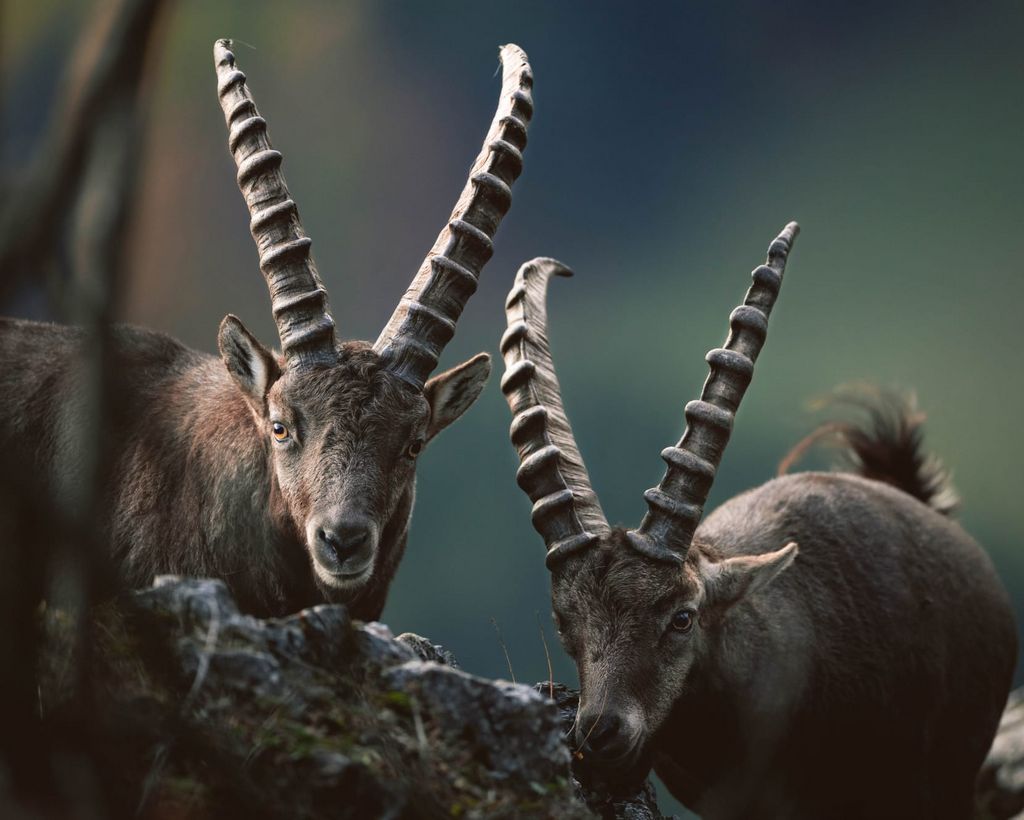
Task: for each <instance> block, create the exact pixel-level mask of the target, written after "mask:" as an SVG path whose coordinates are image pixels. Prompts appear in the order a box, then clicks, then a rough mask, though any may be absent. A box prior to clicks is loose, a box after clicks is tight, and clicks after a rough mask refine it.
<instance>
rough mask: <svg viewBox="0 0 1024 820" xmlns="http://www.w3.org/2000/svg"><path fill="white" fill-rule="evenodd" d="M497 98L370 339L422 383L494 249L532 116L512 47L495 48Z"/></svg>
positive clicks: (521, 57) (526, 79)
mask: <svg viewBox="0 0 1024 820" xmlns="http://www.w3.org/2000/svg"><path fill="white" fill-rule="evenodd" d="M501 64H502V83H501V98H500V99H499V101H498V110H497V112H496V113H495V115H494V121H493V122H492V123H491V128H490V130H489V131H488V132H487V138H486V139H485V140H484V144H483V148H482V149H481V151H480V154H479V156H478V157H477V158H476V162H474V163H473V167H472V169H471V170H470V172H469V181H468V182H467V183H466V187H465V188H464V189H463V191H462V195H461V196H460V197H459V200H458V202H457V203H456V205H455V210H454V211H452V215H451V218H450V219H449V221H448V224H447V225H446V226H445V227H444V229H443V230H442V231H441V234H440V235H439V236H438V238H437V241H436V242H435V243H434V247H433V248H431V250H430V253H428V254H427V257H426V259H424V261H423V264H422V265H421V266H420V269H419V272H418V273H417V274H416V276H415V278H414V279H413V280H412V284H411V285H410V286H409V289H408V290H407V291H406V293H405V296H403V297H402V300H401V301H400V302H399V304H398V307H397V308H396V309H395V312H394V314H393V315H392V316H391V319H390V320H389V321H388V323H387V325H386V326H385V328H384V330H383V331H381V334H380V336H379V338H378V339H377V341H376V343H375V344H374V346H373V347H374V350H376V351H377V352H378V353H379V354H380V355H381V357H382V358H383V359H384V362H385V365H386V366H387V367H388V368H389V369H390V370H391V371H393V372H394V373H396V374H397V375H398V376H400V377H401V378H402V379H404V380H405V381H406V382H408V383H409V384H411V385H412V386H414V387H416V388H422V387H423V384H424V382H425V381H426V380H427V377H428V376H429V375H430V373H431V372H432V371H433V369H434V368H435V367H436V366H437V360H438V358H439V357H440V355H441V351H442V350H443V349H444V346H445V345H446V344H447V343H448V340H449V339H451V338H452V335H453V334H454V333H455V323H456V322H457V321H458V319H459V316H460V315H461V314H462V309H463V308H464V307H465V305H466V302H467V301H468V300H469V297H470V296H472V295H473V292H474V291H475V290H476V287H477V282H478V280H479V277H480V270H481V269H482V268H483V266H484V264H485V263H486V262H487V260H488V259H490V258H491V254H492V253H493V245H492V244H491V240H492V238H493V237H494V234H495V232H496V231H497V229H498V225H499V224H500V223H501V219H502V217H504V216H505V214H506V213H507V212H508V209H509V206H510V205H511V203H512V188H511V186H512V183H513V182H515V180H516V178H517V177H518V176H519V174H520V172H521V171H522V170H523V150H524V149H525V148H526V128H527V124H528V123H529V121H530V117H531V116H532V115H533V98H532V94H531V89H532V88H533V74H532V72H531V70H530V64H529V63H528V62H527V58H526V54H525V53H524V52H523V50H522V49H520V48H519V47H518V46H514V45H507V46H503V47H502V48H501Z"/></svg>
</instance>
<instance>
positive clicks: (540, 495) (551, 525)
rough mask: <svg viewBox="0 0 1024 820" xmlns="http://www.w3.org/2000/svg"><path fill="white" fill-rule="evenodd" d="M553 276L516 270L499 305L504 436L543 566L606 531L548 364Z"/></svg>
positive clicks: (551, 271)
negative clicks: (542, 549)
mask: <svg viewBox="0 0 1024 820" xmlns="http://www.w3.org/2000/svg"><path fill="white" fill-rule="evenodd" d="M553 275H557V276H571V275H572V273H571V271H569V269H568V268H566V267H565V266H564V265H562V263H560V262H556V261H555V260H554V259H544V258H540V259H534V260H533V261H532V262H527V263H526V264H525V265H523V266H522V267H521V268H520V269H519V272H518V273H517V274H516V281H515V285H514V286H513V287H512V290H511V292H510V293H509V295H508V300H507V301H506V302H505V315H506V317H507V320H508V329H507V330H506V331H505V335H504V336H502V339H501V354H502V356H503V357H504V359H505V375H504V377H503V378H502V380H501V390H502V392H503V393H504V394H505V399H506V400H507V401H508V405H509V407H510V408H511V410H512V416H513V418H512V427H511V430H510V436H511V438H512V444H513V445H515V448H516V450H517V451H518V452H519V458H520V461H521V464H520V467H519V472H518V473H517V474H516V481H517V482H518V483H519V486H520V487H521V488H522V489H523V490H524V491H525V492H526V494H527V495H529V496H530V500H531V501H533V515H532V518H533V526H534V528H536V530H537V532H539V533H540V534H541V536H542V537H543V538H544V543H545V544H546V545H547V548H548V557H547V563H548V567H549V568H550V567H552V566H553V565H554V564H555V563H556V562H557V561H559V560H561V559H562V558H563V557H565V556H566V555H569V554H571V553H573V552H576V551H577V550H580V549H584V548H586V547H588V546H590V545H591V544H593V543H594V542H595V541H596V540H597V538H598V536H599V535H603V534H605V533H607V532H608V530H609V527H608V521H607V520H606V519H605V516H604V512H602V510H601V505H600V503H599V502H598V500H597V496H596V495H595V494H594V490H593V489H592V488H591V486H590V477H589V476H588V475H587V468H586V467H585V466H584V464H583V459H582V458H581V457H580V452H579V448H577V446H576V440H575V439H574V438H573V435H572V429H571V428H570V427H569V420H568V418H566V415H565V408H564V407H563V406H562V391H561V388H560V387H559V385H558V378H557V377H556V375H555V368H554V364H553V362H552V360H551V348H550V346H549V344H548V336H547V308H546V306H545V298H546V295H547V286H548V281H549V280H550V279H551V277H552V276H553Z"/></svg>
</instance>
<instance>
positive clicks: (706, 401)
mask: <svg viewBox="0 0 1024 820" xmlns="http://www.w3.org/2000/svg"><path fill="white" fill-rule="evenodd" d="M796 235H797V226H796V224H790V225H788V226H787V227H786V228H785V230H783V232H782V233H781V234H780V235H779V237H778V238H777V239H776V240H775V241H774V242H772V244H771V246H770V248H769V251H768V260H767V264H765V265H761V266H759V267H758V268H756V269H755V270H754V272H753V284H752V286H751V288H750V290H749V291H748V293H747V296H746V299H745V300H744V302H743V304H742V305H740V306H739V307H737V308H736V309H735V310H734V311H733V313H732V315H731V316H730V319H729V326H730V332H729V337H728V339H727V340H726V343H725V344H724V346H723V347H721V348H718V349H715V350H712V351H711V352H710V353H709V354H708V356H707V361H708V363H709V364H710V368H711V369H710V374H709V376H708V378H707V381H706V382H705V384H704V389H703V392H702V394H701V398H700V400H699V401H694V402H690V403H689V404H688V405H686V409H685V415H686V422H687V426H686V431H685V433H684V434H683V437H682V439H681V440H680V441H679V443H678V444H677V445H675V446H673V447H668V448H666V449H665V450H664V451H663V452H662V454H661V455H662V458H663V459H664V461H665V462H666V464H667V465H668V470H667V472H666V474H665V477H664V478H663V479H662V481H661V483H660V484H659V485H658V486H657V487H655V488H652V489H650V490H647V492H646V493H645V494H644V497H645V499H646V501H647V506H648V511H647V514H646V516H645V517H644V519H643V521H642V523H641V524H640V526H639V527H638V528H636V529H632V530H626V529H622V528H619V527H611V526H609V524H608V522H607V520H606V518H605V516H604V513H603V511H602V509H601V506H600V504H599V502H598V499H597V496H596V495H595V493H594V491H593V489H592V487H591V484H590V480H589V477H588V475H587V471H586V469H585V467H584V464H583V460H582V458H581V456H580V453H579V450H578V448H577V446H576V442H575V440H574V438H573V435H572V431H571V429H570V426H569V422H568V419H567V418H566V415H565V411H564V409H563V405H562V399H561V391H560V388H559V385H558V380H557V378H556V376H555V371H554V366H553V363H552V359H551V351H550V347H549V345H548V340H547V318H546V308H545V294H546V288H547V284H548V281H549V280H550V278H551V277H552V276H554V275H568V274H569V271H568V270H567V269H566V268H565V267H564V266H562V265H561V264H560V263H558V262H556V261H554V260H551V259H535V260H533V261H532V262H528V263H527V264H525V265H523V267H522V268H521V269H520V271H519V274H518V276H517V277H516V283H515V286H514V288H513V289H512V291H511V292H510V294H509V297H508V302H507V304H506V310H507V315H508V330H507V331H506V333H505V335H504V337H503V338H502V341H501V351H502V354H503V356H504V359H505V364H506V373H505V376H504V378H503V379H502V390H503V391H504V393H505V397H506V399H507V400H508V403H509V406H510V408H511V409H512V413H513V417H514V418H513V421H512V428H511V438H512V442H513V444H514V445H515V447H516V449H517V451H518V453H519V456H520V459H521V466H520V468H519V472H518V475H517V480H518V483H519V485H520V487H522V489H523V490H525V491H526V493H527V494H528V495H529V497H530V499H531V501H532V502H533V513H532V517H533V524H534V527H535V528H536V529H537V531H538V532H539V533H540V534H541V535H542V536H543V538H544V541H545V543H546V545H547V549H548V552H547V564H548V567H549V569H550V570H551V591H552V607H553V610H554V617H555V622H556V626H557V628H558V632H559V635H560V638H561V640H562V643H563V645H564V647H565V649H566V651H567V652H568V653H569V654H570V655H571V656H572V658H573V659H574V660H575V662H576V667H577V670H578V673H579V678H580V687H581V700H580V708H579V711H578V714H577V722H576V727H575V732H574V743H575V745H576V749H577V751H578V756H579V757H580V763H581V765H582V767H583V769H584V771H585V772H589V773H590V774H593V775H595V776H599V777H602V778H605V779H608V780H613V781H627V782H630V781H632V780H635V779H636V778H639V777H640V776H641V775H642V774H644V773H645V772H646V771H647V769H648V768H649V767H650V766H651V765H652V764H653V766H654V768H655V770H656V771H657V772H658V774H659V775H660V776H661V778H662V779H663V781H664V782H665V783H666V785H667V786H668V788H669V789H670V790H671V791H672V793H673V794H675V795H676V796H677V797H678V798H679V799H680V800H682V801H683V802H684V803H685V804H686V805H687V806H689V807H691V808H693V809H695V810H696V811H698V813H699V814H700V815H701V816H702V817H704V818H708V819H709V820H715V818H748V817H787V818H822V817H830V818H832V817H959V818H964V820H966V818H968V817H970V816H971V806H972V798H973V785H974V777H975V775H976V773H977V770H978V767H979V766H980V764H981V761H982V760H983V758H984V755H985V753H986V751H987V750H988V747H989V744H990V742H991V740H992V737H993V734H994V732H995V729H996V726H997V723H998V720H999V715H1000V713H1001V711H1002V708H1003V705H1004V703H1005V699H1006V695H1007V692H1008V690H1009V685H1010V679H1011V675H1012V672H1013V668H1014V659H1015V654H1016V638H1015V635H1014V631H1015V630H1014V625H1013V617H1012V612H1011V610H1010V607H1009V604H1008V601H1007V597H1006V594H1005V591H1004V590H1003V589H1002V587H1001V585H1000V583H999V581H998V579H997V578H996V576H995V573H994V571H993V569H992V566H991V564H990V562H989V560H988V558H987V556H986V555H985V554H984V552H983V551H982V550H981V549H980V547H978V545H977V544H976V543H975V542H974V541H973V540H972V539H971V538H970V537H969V536H968V535H966V534H965V533H964V532H963V530H961V529H960V528H959V527H958V526H957V525H956V524H955V523H953V522H952V521H950V520H949V518H948V517H947V515H945V514H944V513H946V512H948V503H947V501H948V497H947V496H948V493H947V492H946V489H947V488H946V487H945V486H944V484H945V482H944V476H942V475H941V474H940V473H939V472H938V470H937V468H935V467H934V466H933V465H931V464H930V462H929V461H928V460H927V459H926V458H925V456H924V455H923V454H922V453H921V451H920V434H919V429H918V426H917V425H918V422H917V420H916V419H915V417H914V416H913V415H912V414H910V413H909V411H908V410H907V409H906V408H903V407H899V406H897V407H896V409H895V410H892V411H891V412H890V411H887V410H886V409H885V404H884V403H882V404H880V405H878V406H874V405H872V414H873V417H874V418H875V427H874V429H873V430H867V431H865V430H859V429H857V428H853V427H848V428H838V427H832V428H829V429H832V430H840V429H845V434H846V435H845V439H844V441H845V443H846V446H847V448H848V449H849V451H850V452H851V454H852V455H853V456H854V457H855V459H856V463H857V469H856V470H855V472H856V473H859V475H856V474H851V473H803V474H798V475H792V476H784V477H782V478H779V479H776V480H774V481H771V482H769V483H767V484H765V485H763V486H761V487H759V488H757V489H755V490H752V491H749V492H747V493H744V494H743V495H740V496H738V497H737V498H734V499H732V500H731V501H729V502H727V503H725V504H723V505H722V506H721V507H720V508H719V509H717V510H716V511H715V513H714V514H712V515H711V516H709V517H708V518H707V519H706V520H705V521H703V523H701V524H700V527H699V528H698V523H700V522H701V518H702V515H703V510H704V505H705V502H706V500H707V497H708V493H709V491H710V489H711V484H712V481H713V480H714V477H715V473H716V471H717V469H718V465H719V463H720V461H721V458H722V454H723V452H724V450H725V446H726V444H727V442H728V440H729V436H730V433H731V430H732V426H733V420H734V417H735V413H736V411H737V408H738V407H739V404H740V401H741V399H742V398H743V395H744V392H745V391H746V388H747V386H748V385H749V383H750V380H751V377H752V375H753V369H754V362H755V361H756V360H757V358H758V355H759V353H760V351H761V348H762V345H763V344H764V341H765V337H766V333H767V327H768V317H769V315H770V313H771V310H772V307H773V305H774V303H775V300H776V297H777V296H778V293H779V289H780V287H781V285H782V280H783V273H784V271H785V265H786V260H787V257H788V254H789V251H790V248H791V247H792V244H793V241H794V239H795V238H796ZM798 544H799V547H798V546H797V545H798Z"/></svg>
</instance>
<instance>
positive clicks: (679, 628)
mask: <svg viewBox="0 0 1024 820" xmlns="http://www.w3.org/2000/svg"><path fill="white" fill-rule="evenodd" d="M672 628H673V629H674V630H675V631H676V632H689V631H690V630H691V629H693V612H692V610H689V609H680V610H679V611H678V612H677V613H676V614H675V615H673V616H672Z"/></svg>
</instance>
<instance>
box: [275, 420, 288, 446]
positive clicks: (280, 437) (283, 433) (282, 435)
mask: <svg viewBox="0 0 1024 820" xmlns="http://www.w3.org/2000/svg"><path fill="white" fill-rule="evenodd" d="M270 429H271V431H272V432H273V434H274V439H275V440H276V441H287V440H288V439H289V438H290V437H291V433H289V432H288V428H287V427H285V426H284V425H283V424H281V422H279V421H275V422H274V423H273V424H272V425H271V426H270Z"/></svg>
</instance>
